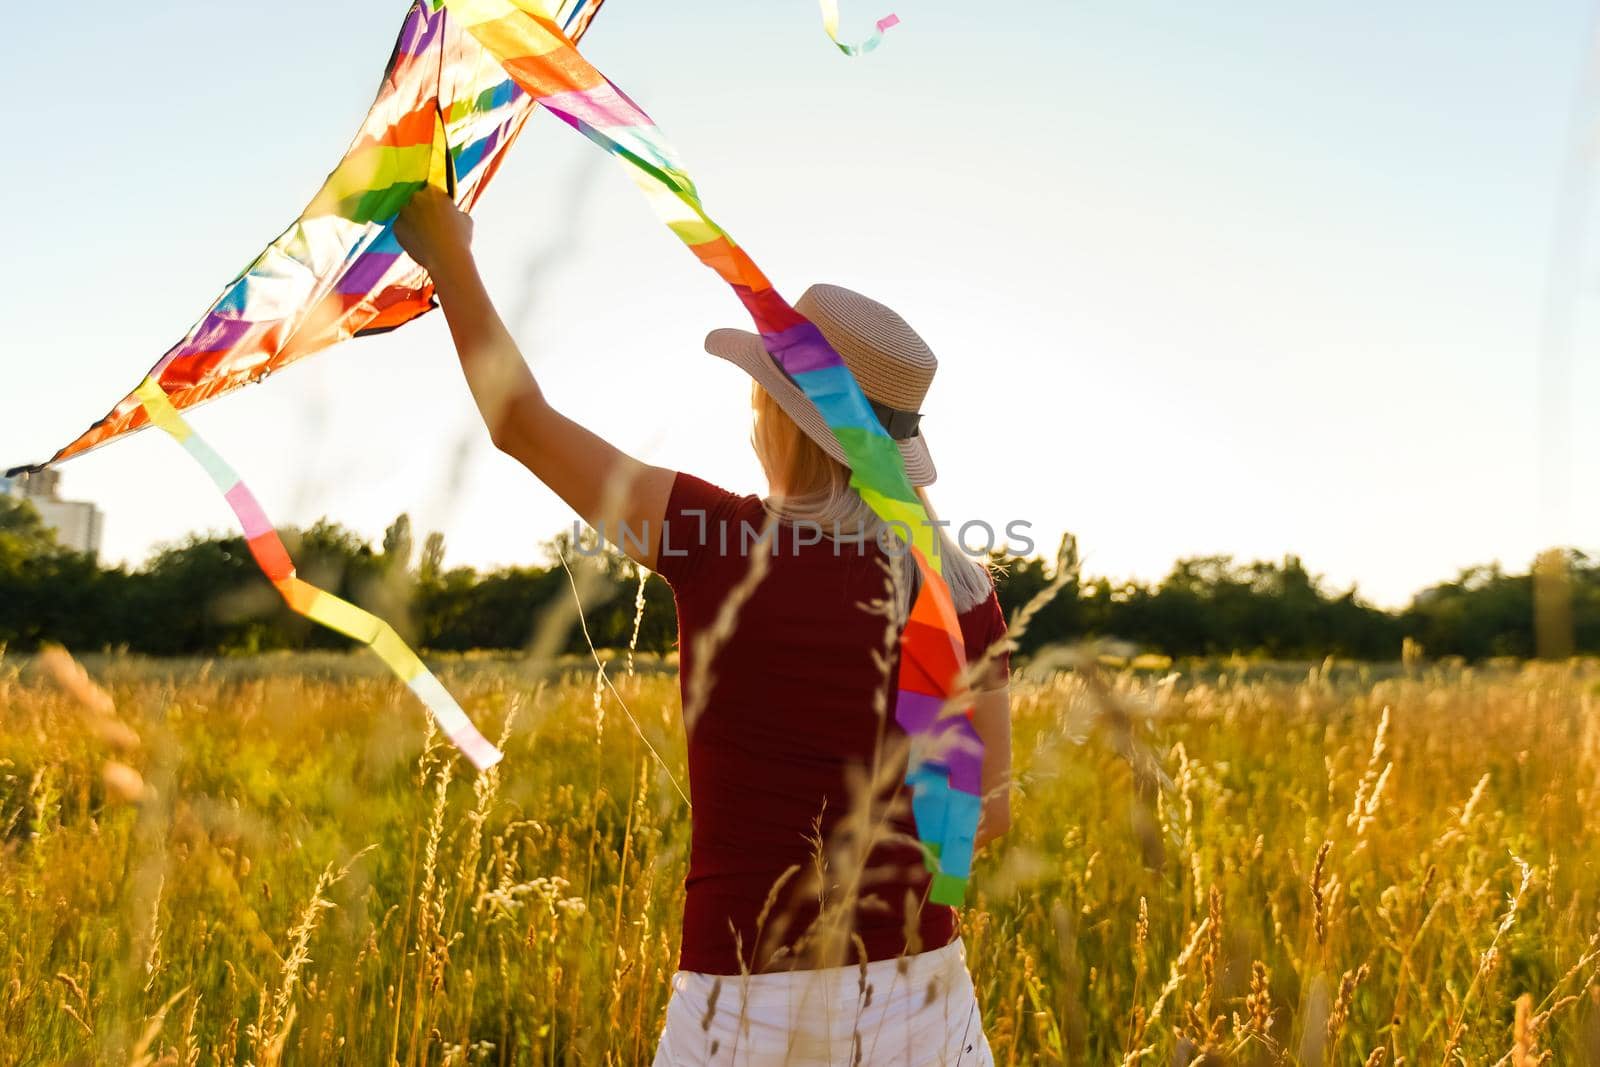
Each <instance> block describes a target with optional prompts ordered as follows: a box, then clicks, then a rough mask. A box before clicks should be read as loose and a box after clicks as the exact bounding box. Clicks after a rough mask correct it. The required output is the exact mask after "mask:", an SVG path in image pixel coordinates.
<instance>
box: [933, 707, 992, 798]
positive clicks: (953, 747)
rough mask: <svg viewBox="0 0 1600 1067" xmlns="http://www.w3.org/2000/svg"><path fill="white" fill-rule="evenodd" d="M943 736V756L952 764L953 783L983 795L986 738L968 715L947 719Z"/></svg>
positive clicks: (974, 794) (954, 785) (941, 757)
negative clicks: (984, 743) (948, 723)
mask: <svg viewBox="0 0 1600 1067" xmlns="http://www.w3.org/2000/svg"><path fill="white" fill-rule="evenodd" d="M947 721H948V722H950V724H951V725H949V726H947V727H945V728H944V732H943V735H942V736H941V738H940V747H941V749H942V751H941V752H940V759H941V760H942V762H943V763H944V765H945V766H946V767H948V768H950V785H951V787H952V788H954V789H959V790H960V791H961V792H963V793H971V794H972V795H973V796H982V795H983V740H982V739H981V738H980V737H978V731H977V730H976V729H974V728H973V725H972V721H971V720H970V719H968V718H967V717H966V716H965V715H959V716H954V717H952V718H951V719H949V720H947Z"/></svg>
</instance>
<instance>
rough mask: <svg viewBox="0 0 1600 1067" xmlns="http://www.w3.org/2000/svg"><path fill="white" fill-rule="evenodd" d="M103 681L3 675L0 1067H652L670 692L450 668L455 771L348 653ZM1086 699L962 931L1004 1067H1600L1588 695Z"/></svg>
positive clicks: (1537, 676)
mask: <svg viewBox="0 0 1600 1067" xmlns="http://www.w3.org/2000/svg"><path fill="white" fill-rule="evenodd" d="M86 665H87V667H88V670H87V672H86V673H84V672H79V671H75V670H73V669H72V668H71V666H69V665H68V664H66V663H64V662H62V661H60V660H55V661H51V660H46V661H45V662H43V663H42V664H41V663H37V662H30V661H22V660H17V659H15V658H11V659H7V660H3V661H0V722H3V723H4V730H3V732H0V832H3V834H4V843H3V848H0V901H3V904H0V1062H5V1063H23V1062H60V1061H73V1060H79V1059H81V1060H85V1061H87V1060H105V1061H107V1062H131V1063H145V1064H156V1063H173V1064H184V1065H188V1064H200V1063H243V1062H253V1063H271V1062H278V1061H282V1062H286V1063H288V1062H293V1063H349V1064H369V1063H379V1062H396V1063H403V1064H424V1063H426V1064H436V1063H458V1064H478V1063H491V1064H501V1063H546V1064H559V1063H596V1064H600V1063H616V1064H633V1063H641V1062H648V1060H649V1058H650V1055H651V1053H652V1051H653V1048H654V1044H655V1040H656V1036H657V1034H658V1032H659V1027H660V1022H661V1015H662V1009H663V1008H664V1006H665V1003H666V997H667V993H668V979H669V977H670V975H671V973H672V971H673V969H674V964H675V951H676V929H677V920H678V912H679V908H680V907H681V903H682V878H683V873H684V868H685V864H686V859H687V845H688V813H687V810H686V809H685V807H684V803H683V800H682V798H681V797H680V795H679V794H678V792H677V790H676V788H675V786H674V784H673V780H674V778H676V779H678V780H682V778H683V774H684V771H683V757H682V753H683V745H682V739H681V735H680V733H679V732H678V729H677V727H676V716H677V714H678V713H677V707H678V697H677V680H676V677H675V675H674V673H673V672H672V671H671V670H670V669H669V668H668V667H666V666H665V665H663V664H661V663H659V662H658V661H655V660H653V659H651V658H650V657H645V656H643V655H640V656H638V657H637V661H636V663H635V671H634V673H632V674H631V675H630V674H628V673H627V672H626V670H623V671H619V672H617V676H616V679H615V681H614V682H613V680H612V679H610V678H609V677H608V678H607V679H606V681H607V684H606V685H605V687H604V688H603V689H601V690H600V691H599V693H600V697H599V701H598V703H597V700H596V692H597V690H596V688H595V683H594V679H595V676H596V675H595V667H594V665H593V664H592V663H591V664H590V665H589V666H587V667H581V666H580V665H579V664H576V663H573V664H571V665H569V669H570V673H568V674H565V675H563V674H561V673H560V671H559V669H558V670H557V671H555V672H554V673H552V672H551V671H550V670H549V669H548V665H545V666H542V667H541V668H540V669H539V671H538V672H537V674H535V673H533V672H532V669H531V668H529V667H528V666H527V664H526V661H521V660H512V659H505V658H495V657H467V658H463V659H459V660H456V661H452V662H451V663H449V664H448V665H447V666H446V667H445V674H446V678H447V682H448V684H449V685H450V686H451V687H452V689H453V690H454V691H455V692H457V693H458V694H460V695H461V697H462V700H463V703H464V704H465V706H466V707H467V709H468V711H469V713H470V714H472V715H473V716H474V717H475V718H476V719H477V721H478V722H479V723H480V724H482V725H483V726H484V727H485V728H486V729H487V730H490V731H494V732H497V733H499V734H500V736H501V738H502V744H503V747H504V748H505V750H506V752H507V759H506V761H505V762H504V763H503V764H502V765H501V766H500V767H499V768H497V769H496V770H495V771H493V772H490V774H488V775H483V776H474V775H472V774H471V772H470V768H468V767H467V766H466V765H465V764H464V763H462V762H460V761H459V760H457V759H455V758H454V756H453V754H452V753H451V751H450V750H449V749H447V748H445V747H443V746H442V744H441V743H440V741H439V740H438V738H437V737H436V736H434V735H432V734H431V732H430V731H428V730H427V729H426V728H425V724H424V721H423V719H422V716H421V713H420V712H419V711H418V710H417V708H416V707H415V706H414V705H413V704H412V703H410V701H409V699H408V697H407V696H406V694H405V693H404V691H403V690H402V689H400V687H398V686H397V685H395V684H394V683H392V682H391V681H389V680H388V679H386V678H384V677H382V676H381V675H380V674H379V672H378V671H377V670H376V669H372V668H371V667H370V665H369V664H367V663H366V662H365V661H363V660H361V659H360V658H357V657H344V656H302V657H281V658H277V659H272V660H252V661H239V662H223V663H217V664H198V663H195V664H183V663H177V664H173V663H167V664H150V663H144V662H139V661H134V660H128V659H120V658H109V659H92V658H91V659H90V660H88V661H87V664H86ZM1069 665H1070V666H1072V669H1071V670H1066V671H1060V672H1053V673H1045V674H1042V675H1041V676H1037V677H1029V678H1019V679H1018V680H1017V683H1016V691H1015V726H1014V732H1015V744H1014V749H1015V753H1016V763H1017V765H1016V768H1015V775H1014V777H1015V781H1016V787H1017V796H1016V798H1015V800H1014V804H1013V810H1014V825H1013V829H1012V832H1011V833H1010V834H1009V835H1008V837H1007V838H1006V839H1004V840H1003V841H1001V842H1000V843H998V844H997V845H996V846H994V847H992V848H991V849H989V851H988V854H987V855H985V856H983V857H981V858H980V860H979V863H978V868H977V877H976V879H975V882H974V888H973V895H972V904H971V906H970V907H969V908H967V909H966V910H965V911H964V912H963V926H964V933H965V936H966V938H967V942H968V948H969V952H968V955H969V960H970V962H971V966H972V969H973V972H974V975H975V980H976V986H977V988H978V991H979V997H980V1001H981V1003H982V1007H983V1011H984V1018H985V1024H986V1027H987V1029H988V1032H989V1035H990V1041H991V1044H992V1045H993V1047H994V1050H995V1054H996V1057H997V1060H998V1062H999V1063H1001V1064H1024V1063H1027V1064H1031V1063H1080V1064H1110V1063H1123V1064H1136V1063H1146V1064H1157V1063H1162V1064H1165V1063H1208V1064H1212V1063H1240V1064H1253V1063H1325V1064H1346V1063H1348V1064H1359V1063H1366V1064H1395V1063H1401V1062H1403V1063H1405V1064H1411V1065H1416V1064H1451V1063H1489V1064H1504V1065H1524V1064H1536V1063H1562V1064H1581V1063H1589V1062H1600V986H1597V974H1600V936H1597V935H1600V867H1597V864H1600V843H1597V839H1596V835H1595V834H1594V833H1593V831H1592V827H1593V825H1594V818H1593V812H1594V811H1595V810H1597V808H1600V666H1596V665H1594V664H1583V663H1572V664H1567V665H1563V666H1538V665H1529V666H1526V667H1521V668H1515V669H1513V668H1503V669H1496V670H1492V671H1489V670H1485V671H1474V670H1469V669H1461V668H1452V669H1446V668H1429V667H1427V666H1426V665H1424V664H1421V663H1420V662H1419V661H1416V660H1415V658H1413V660H1412V661H1411V662H1409V663H1408V664H1406V665H1405V666H1404V668H1399V667H1397V668H1396V669H1394V670H1392V671H1382V670H1378V669H1369V668H1361V667H1356V666H1349V665H1319V666H1318V667H1316V668H1314V669H1307V670H1291V669H1288V668H1266V667H1263V668H1259V669H1238V668H1230V669H1227V670H1208V669H1200V668H1197V669H1193V670H1190V671H1189V672H1187V673H1183V674H1177V675H1172V676H1160V677H1157V676H1153V675H1149V674H1144V673H1139V672H1135V671H1131V670H1125V671H1117V672H1110V673H1107V672H1105V670H1104V669H1103V668H1100V667H1096V666H1094V657H1092V656H1091V657H1081V656H1080V657H1078V658H1077V659H1076V660H1072V661H1071V662H1070V663H1069ZM623 700H625V701H626V702H627V704H628V706H629V707H630V708H631V709H632V712H631V714H632V717H633V719H634V722H635V726H636V729H622V730H603V731H602V730H599V729H598V723H597V717H598V716H599V715H602V714H604V713H605V710H606V708H607V707H608V706H610V705H611V704H612V703H613V702H617V701H623ZM864 713H865V714H872V713H873V711H872V709H865V710H864ZM652 749H653V750H654V751H652ZM655 753H659V754H660V757H659V760H658V757H657V756H656V754H655ZM663 763H664V764H665V766H663V765H662V764H663ZM864 792H868V793H869V792H870V790H864ZM869 814H871V813H869ZM845 823H846V824H848V825H851V826H853V827H854V828H855V829H854V831H853V832H855V833H856V834H857V835H858V836H859V835H860V834H861V833H862V832H863V831H862V830H861V825H862V824H861V822H860V821H859V820H854V821H852V820H845ZM828 851H829V850H828V848H827V847H826V843H819V853H822V852H828ZM860 852H861V850H860V849H859V848H834V849H832V850H831V854H832V855H833V856H835V857H840V856H843V857H846V859H845V862H848V857H850V856H851V855H857V854H859V853H860ZM808 876H809V875H808ZM852 884H853V885H862V884H868V882H867V880H862V879H856V880H855V881H854V882H852ZM854 891H855V890H853V891H852V892H854ZM779 918H780V917H778V916H772V917H771V919H772V920H773V921H777V920H778V919H779ZM731 988H732V987H731V986H730V989H731ZM724 995H725V996H732V994H731V993H730V992H728V991H727V990H724ZM241 1020H242V1021H241ZM861 1036H862V1039H863V1042H864V1043H865V1044H866V1045H868V1046H870V1039H871V1035H861Z"/></svg>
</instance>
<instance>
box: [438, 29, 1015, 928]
mask: <svg viewBox="0 0 1600 1067" xmlns="http://www.w3.org/2000/svg"><path fill="white" fill-rule="evenodd" d="M443 4H444V8H445V10H446V11H447V12H448V13H449V14H450V15H451V16H453V17H454V18H456V19H458V20H459V21H460V22H462V23H464V24H465V25H466V27H467V29H468V30H469V31H470V32H471V34H472V35H473V36H474V37H475V38H477V40H478V42H479V43H480V44H481V45H482V46H483V48H484V50H485V51H487V52H488V53H490V54H491V55H493V56H494V57H495V58H496V59H498V60H499V61H500V62H501V64H502V65H503V66H504V67H505V69H506V71H507V72H508V73H509V74H510V75H511V76H512V78H514V79H515V80H516V82H517V84H518V85H519V86H521V87H522V89H523V90H524V91H525V92H527V93H528V95H529V96H531V97H533V98H534V99H535V100H537V101H538V103H539V104H541V105H542V106H543V107H544V108H545V109H546V110H547V111H549V112H550V113H551V114H553V115H555V116H556V117H557V118H559V119H561V120H562V121H563V122H565V123H566V124H567V125H569V126H571V127H572V128H573V129H575V130H577V131H578V132H580V133H582V134H583V135H584V136H586V137H587V138H589V140H591V141H593V142H594V143H595V144H597V145H599V146H600V147H601V148H603V149H605V150H606V151H607V152H609V153H611V154H612V155H613V156H615V157H616V158H617V159H619V160H620V161H621V162H622V163H624V164H625V165H626V166H627V167H628V170H629V171H630V173H631V174H632V175H633V177H634V179H635V180H636V182H637V183H638V185H639V187H640V188H641V190H642V191H643V192H644V193H645V195H646V196H647V197H648V198H649V200H650V202H651V204H652V205H653V206H654V207H655V208H656V210H657V213H658V214H659V215H660V216H661V218H662V220H663V221H664V222H665V223H666V224H667V226H668V227H670V228H671V230H672V231H673V233H675V234H677V236H678V237H679V239H681V240H682V241H683V242H684V243H685V244H686V245H688V246H689V250H690V251H691V252H693V253H694V254H695V256H696V257H698V258H699V259H700V261H701V262H702V263H704V264H705V265H706V266H708V267H710V268H711V269H712V270H714V271H715V272H716V273H717V274H718V275H719V276H720V277H721V278H722V279H723V280H724V281H726V282H727V283H728V284H729V285H730V286H732V287H733V290H734V292H735V293H736V294H737V295H738V297H739V299H740V301H742V302H743V304H744V306H745V308H746V310H747V311H748V312H749V313H750V316H751V318H752V319H753V320H754V322H755V325H756V329H757V331H758V332H759V333H760V334H761V338H762V341H763V343H764V344H765V345H766V348H767V351H768V352H769V353H770V354H771V356H772V358H773V359H774V360H775V361H776V362H777V363H778V365H779V366H780V367H782V368H783V370H784V372H785V373H786V374H788V375H789V377H790V378H792V379H793V380H794V381H795V383H796V384H797V385H799V386H800V387H801V389H802V390H804V392H805V394H806V396H807V397H809V398H810V399H811V401H812V402H813V403H814V404H816V405H817V407H818V409H819V410H820V411H821V412H822V414H823V416H824V417H825V418H826V420H827V422H828V427H829V429H830V430H831V431H832V433H833V435H834V437H835V438H836V439H837V440H838V442H839V444H840V445H841V446H842V447H843V448H844V451H845V455H846V456H847V458H848V459H849V462H850V469H851V478H850V484H851V485H852V486H854V487H855V488H856V490H857V491H858V492H859V493H860V494H861V496H862V499H864V500H865V501H866V502H867V504H868V505H869V506H870V507H871V508H872V509H873V511H874V512H876V513H877V514H878V515H879V517H881V518H882V519H883V520H884V521H885V522H886V523H888V524H890V526H891V528H893V529H895V530H896V532H897V533H899V534H901V535H902V536H903V537H904V539H905V541H906V543H907V546H908V547H909V550H910V553H911V555H912V557H913V559H914V560H915V561H916V566H917V568H918V571H919V574H920V577H921V582H920V584H919V588H918V591H917V595H916V597H915V598H914V599H913V601H912V605H911V611H910V613H909V616H908V618H907V621H906V625H905V629H904V630H903V631H902V634H901V646H900V668H899V676H898V678H897V680H896V681H897V688H898V695H897V700H896V708H895V718H896V721H898V722H899V723H900V725H901V727H902V728H903V729H904V730H905V731H906V733H907V734H908V735H909V737H910V739H911V756H910V762H909V766H908V771H907V775H906V782H907V784H908V785H909V786H910V787H911V792H912V814H913V816H914V818H915V821H916V826H917V836H918V837H919V838H920V839H921V841H922V844H923V848H924V854H925V856H926V859H927V864H928V868H929V870H930V871H931V872H932V874H933V884H932V887H931V889H930V892H929V897H930V899H932V900H933V901H935V902H936V903H941V904H959V903H961V902H962V901H963V900H964V898H965V895H966V884H967V878H968V876H969V874H970V871H971V864H972V850H973V843H974V838H975V836H976V833H977V826H978V815H979V812H980V810H981V808H982V797H981V793H982V787H981V784H980V782H981V779H980V768H981V766H982V759H983V745H982V742H981V740H980V739H979V737H978V735H977V731H976V730H975V729H974V728H973V725H972V721H971V715H972V708H971V700H970V694H969V693H968V692H966V690H965V678H964V675H965V671H964V668H965V665H966V650H965V647H964V645H963V642H962V637H961V630H960V627H959V625H958V624H957V620H956V612H955V606H954V604H953V603H952V601H951V598H950V590H949V586H948V585H947V584H946V583H945V580H944V578H943V576H942V573H941V571H942V561H941V559H940V556H939V551H938V548H937V542H936V540H935V527H934V525H933V524H932V523H931V522H930V521H929V516H928V513H927V511H926V510H925V509H924V508H923V505H922V503H921V500H920V498H919V497H918V496H917V494H916V491H915V490H914V489H912V487H911V483H910V481H909V480H908V479H907V477H906V472H905V463H904V460H903V459H902V458H901V455H900V449H899V448H898V447H897V446H896V445H895V443H894V440H893V439H892V438H890V436H889V434H888V432H887V431H886V430H885V429H884V428H883V426H882V424H881V423H880V422H879V421H878V418H877V416H876V415H875V414H874V413H873V410H872V407H871V405H870V404H869V403H868V401H867V398H866V396H865V394H863V393H862V392H861V388H860V386H859V385H857V384H856V381H855V378H854V377H853V376H852V375H851V373H850V371H849V369H848V368H846V367H845V365H844V361H843V360H842V359H841V358H840V356H839V353H838V352H837V351H835V350H834V349H833V347H832V346H831V345H829V344H828V342H827V339H826V338H824V337H823V335H822V332H821V331H820V330H818V329H817V327H816V326H815V325H813V324H812V323H811V322H810V321H808V320H807V319H806V318H805V317H804V316H802V315H801V314H799V313H798V312H797V311H795V310H794V308H793V307H792V306H791V305H790V304H789V302H788V301H786V300H785V299H784V298H783V297H782V296H781V295H779V293H778V291H777V290H776V289H774V288H773V286H772V283H771V282H770V281H768V279H767V277H766V275H765V274H763V273H762V272H761V269H760V268H759V267H757V266H756V264H755V262H754V261H753V260H752V259H751V258H750V256H749V255H748V254H746V253H745V251H744V250H743V249H742V248H740V247H739V246H738V245H737V244H736V243H735V242H734V240H733V238H732V237H730V236H729V235H728V233H727V231H726V230H724V229H723V228H722V227H721V226H719V225H718V224H717V223H716V222H714V221H713V220H712V219H711V217H710V216H709V215H707V214H706V211H705V208H704V206H703V205H702V204H701V201H700V194H699V192H698V191H697V190H696V188H695V185H694V182H693V180H692V179H691V178H690V177H689V175H688V173H687V172H686V171H685V170H684V168H683V165H682V164H681V162H680V161H679V159H678V156H677V153H676V152H675V151H674V150H673V148H672V147H671V145H669V144H668V143H667V141H666V138H665V137H663V136H662V134H661V131H660V130H659V129H658V128H657V127H656V125H655V123H654V122H652V121H651V119H650V117H649V116H648V115H646V114H645V113H644V111H643V110H641V109H640V108H639V106H638V105H637V104H635V103H634V102H633V101H632V100H630V99H629V98H628V97H627V95H626V94H624V93H623V92H622V91H621V90H620V89H618V88H617V86H616V85H614V84H613V83H612V82H611V81H609V80H608V79H607V78H606V77H605V76H604V75H603V74H601V73H600V72H599V71H598V70H596V69H595V68H594V67H593V66H591V65H590V64H589V62H588V61H587V60H585V59H584V58H583V57H582V56H581V55H580V54H579V53H578V50H577V47H576V45H575V44H574V42H573V41H572V39H571V38H570V37H568V36H567V35H566V34H565V33H564V32H563V31H562V28H561V26H560V25H559V24H558V23H557V22H556V21H554V20H553V19H551V18H549V17H548V16H546V15H545V14H543V13H542V12H541V11H540V10H539V8H538V5H537V4H536V3H534V2H532V0H443Z"/></svg>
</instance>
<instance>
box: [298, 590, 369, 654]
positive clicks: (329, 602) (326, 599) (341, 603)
mask: <svg viewBox="0 0 1600 1067" xmlns="http://www.w3.org/2000/svg"><path fill="white" fill-rule="evenodd" d="M306 617H307V618H309V619H311V620H312V621H314V622H320V623H321V624H322V625H324V626H326V627H327V628H328V629H330V630H338V631H339V632H340V633H342V634H344V635H345V636H346V637H350V638H353V639H355V640H357V641H360V642H361V643H362V644H364V645H370V644H372V642H373V640H374V639H375V638H377V636H378V628H379V627H380V626H382V625H384V624H383V623H382V622H381V621H380V620H379V619H378V618H377V617H376V616H374V615H369V614H368V613H367V612H365V611H362V610H361V609H360V608H358V607H356V606H355V605H354V604H352V603H350V602H349V601H347V600H340V599H339V598H338V597H336V596H334V595H333V594H332V593H330V592H328V591H327V590H326V589H319V590H317V598H316V599H315V600H313V601H312V602H311V607H310V608H308V609H307V610H306Z"/></svg>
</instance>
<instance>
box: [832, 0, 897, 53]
mask: <svg viewBox="0 0 1600 1067" xmlns="http://www.w3.org/2000/svg"><path fill="white" fill-rule="evenodd" d="M898 25H900V16H899V15H896V14H894V13H893V12H891V13H889V14H887V15H885V16H883V18H881V19H879V20H878V23H877V25H876V26H875V27H874V29H873V31H872V36H870V37H868V38H867V39H866V40H864V41H862V42H861V43H860V44H845V43H844V42H843V41H841V40H839V0H822V28H823V29H824V30H827V31H828V37H829V38H830V39H832V41H833V43H834V44H836V45H838V46H839V51H841V52H843V53H844V54H845V55H847V56H864V55H866V54H867V53H868V52H870V51H872V50H873V49H874V48H877V47H878V46H879V45H880V44H882V43H883V35H884V34H886V33H888V32H889V31H890V30H891V29H893V28H894V27H896V26H898Z"/></svg>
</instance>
